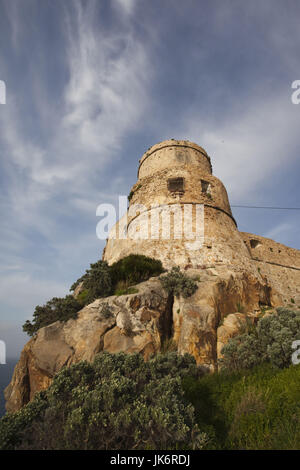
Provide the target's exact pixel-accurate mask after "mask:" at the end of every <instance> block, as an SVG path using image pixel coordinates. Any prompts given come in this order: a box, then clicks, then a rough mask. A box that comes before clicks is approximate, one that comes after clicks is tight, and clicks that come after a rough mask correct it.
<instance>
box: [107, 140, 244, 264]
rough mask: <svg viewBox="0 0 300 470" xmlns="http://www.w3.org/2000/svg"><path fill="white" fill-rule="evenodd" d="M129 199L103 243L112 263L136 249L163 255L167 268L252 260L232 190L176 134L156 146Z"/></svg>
mask: <svg viewBox="0 0 300 470" xmlns="http://www.w3.org/2000/svg"><path fill="white" fill-rule="evenodd" d="M128 199H129V207H128V211H127V214H126V215H125V216H124V217H123V218H122V219H121V220H120V221H119V222H118V223H117V224H116V226H115V227H114V228H113V230H112V231H111V233H110V235H109V238H108V240H107V244H106V247H105V249H104V253H103V259H104V260H106V261H107V262H108V263H109V264H111V263H113V262H115V261H117V260H118V259H120V258H123V257H124V256H127V255H129V254H131V253H138V254H144V255H147V256H150V257H153V258H157V259H160V260H161V261H162V263H163V265H164V267H165V268H167V269H168V268H170V267H172V266H175V265H179V266H181V267H185V268H187V267H191V268H192V267H193V268H199V267H203V266H208V265H220V264H221V265H236V266H238V265H243V263H244V264H245V263H247V264H248V263H249V262H250V255H249V252H248V250H247V247H246V246H245V244H244V242H243V239H242V237H241V235H240V233H239V231H238V230H237V226H236V222H235V220H234V218H233V216H232V213H231V208H230V204H229V201H228V196H227V191H226V189H225V187H224V185H223V183H222V182H221V181H220V180H219V179H218V178H216V177H215V176H213V175H212V166H211V161H210V158H209V156H208V155H207V153H206V151H205V150H204V149H203V148H202V147H200V146H199V145H197V144H194V143H191V142H188V141H185V140H173V139H172V140H166V141H164V142H161V143H159V144H156V145H154V146H153V147H151V148H150V149H149V150H148V151H147V152H146V153H144V155H143V156H142V158H141V159H140V164H139V169H138V181H137V183H136V184H135V185H134V186H133V187H132V189H131V192H130V195H129V197H128ZM249 264H250V263H249ZM244 267H245V266H244Z"/></svg>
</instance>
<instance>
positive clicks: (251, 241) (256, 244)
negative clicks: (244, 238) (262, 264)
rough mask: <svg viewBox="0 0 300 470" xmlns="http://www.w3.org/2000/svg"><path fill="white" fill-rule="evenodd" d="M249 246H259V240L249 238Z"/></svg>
mask: <svg viewBox="0 0 300 470" xmlns="http://www.w3.org/2000/svg"><path fill="white" fill-rule="evenodd" d="M250 246H251V248H257V247H258V246H261V243H260V241H259V240H255V239H254V238H252V239H251V240H250Z"/></svg>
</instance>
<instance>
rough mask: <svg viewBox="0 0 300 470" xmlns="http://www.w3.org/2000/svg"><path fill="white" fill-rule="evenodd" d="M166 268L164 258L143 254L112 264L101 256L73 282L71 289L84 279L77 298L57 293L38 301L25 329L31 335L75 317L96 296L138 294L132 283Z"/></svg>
mask: <svg viewBox="0 0 300 470" xmlns="http://www.w3.org/2000/svg"><path fill="white" fill-rule="evenodd" d="M163 271H164V269H163V267H162V264H161V261H159V260H156V259H153V258H149V257H147V256H144V255H129V256H126V257H125V258H123V259H121V260H119V261H118V262H116V263H114V264H113V265H112V266H108V264H107V262H106V261H102V260H99V261H97V262H96V263H93V264H91V265H90V268H89V269H87V270H86V272H85V274H84V275H83V276H81V277H80V278H79V279H77V281H76V282H74V284H73V285H72V286H71V288H70V290H71V291H74V290H75V289H76V287H77V286H79V284H81V283H82V289H81V292H79V294H78V295H77V298H76V299H75V298H74V297H73V296H72V295H68V296H66V297H65V298H56V297H55V298H53V299H52V300H49V302H47V303H46V304H45V305H44V306H42V307H40V306H39V305H38V306H37V307H36V308H35V311H34V315H33V321H32V323H31V322H30V321H29V320H27V321H26V322H25V324H24V325H23V330H24V331H25V332H26V333H28V334H29V335H30V336H32V335H33V334H34V333H35V332H36V331H37V330H38V329H39V328H42V327H43V326H46V325H49V324H51V323H53V322H55V321H57V320H60V321H67V320H69V319H70V318H76V314H77V312H78V311H79V310H80V309H81V308H82V307H84V306H85V305H88V304H90V303H91V302H93V301H94V300H95V299H98V298H101V297H107V296H109V295H125V294H135V293H137V292H138V290H137V289H135V288H133V287H130V286H132V285H133V284H138V283H139V282H142V281H146V280H147V279H149V277H151V276H158V275H159V274H161V273H162V272H163Z"/></svg>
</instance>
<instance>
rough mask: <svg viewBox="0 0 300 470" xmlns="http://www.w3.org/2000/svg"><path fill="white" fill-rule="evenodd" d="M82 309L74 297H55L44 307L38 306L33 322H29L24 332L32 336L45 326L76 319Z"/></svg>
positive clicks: (25, 324)
mask: <svg viewBox="0 0 300 470" xmlns="http://www.w3.org/2000/svg"><path fill="white" fill-rule="evenodd" d="M81 308H82V304H81V303H80V302H78V301H77V300H76V299H74V297H73V296H72V295H67V296H66V297H64V298H58V297H54V298H53V299H51V300H49V301H48V302H47V303H46V304H45V305H43V306H39V305H38V306H37V307H36V308H35V311H34V314H33V320H32V322H30V321H29V320H27V321H26V322H25V323H24V325H23V331H25V333H27V334H28V335H29V336H32V335H33V334H34V333H36V332H37V331H38V330H39V329H40V328H42V327H43V326H47V325H49V324H51V323H54V322H56V321H58V320H59V321H63V322H65V321H67V320H69V319H70V318H76V317H77V312H78V311H79V310H80V309H81Z"/></svg>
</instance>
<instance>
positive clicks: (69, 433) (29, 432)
mask: <svg viewBox="0 0 300 470" xmlns="http://www.w3.org/2000/svg"><path fill="white" fill-rule="evenodd" d="M187 374H188V375H191V376H192V377H197V376H199V371H198V369H197V367H196V364H195V360H194V359H193V358H192V357H191V356H189V355H185V356H178V355H177V354H175V353H169V354H166V355H161V354H160V355H158V356H156V357H154V358H153V359H151V360H150V361H148V362H144V360H143V358H142V356H140V355H138V354H132V355H129V354H124V353H119V354H109V353H106V352H104V353H101V354H99V355H98V356H96V358H95V361H94V362H93V363H92V364H90V363H87V362H80V363H78V364H76V365H73V366H71V367H70V368H64V369H62V370H61V371H60V372H59V374H58V375H56V377H55V378H54V380H53V383H52V385H51V386H50V387H49V389H48V390H46V391H45V392H42V393H40V394H38V395H37V396H36V397H35V398H34V400H33V401H32V402H31V403H29V404H28V405H27V406H25V407H24V408H22V410H20V411H19V412H17V413H15V414H12V415H7V416H5V417H4V418H2V419H1V420H0V448H1V449H43V450H52V449H76V450H77V449H94V450H100V449H111V450H114V449H117V450H122V449H126V450H128V449H178V448H185V449H191V448H198V449H199V448H202V447H204V445H205V444H206V441H207V437H206V435H205V434H204V433H201V432H200V431H199V429H198V427H197V425H196V423H195V418H194V409H193V407H192V405H191V404H189V403H187V402H186V401H185V399H184V394H183V390H182V387H181V379H182V377H184V376H186V375H187Z"/></svg>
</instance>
